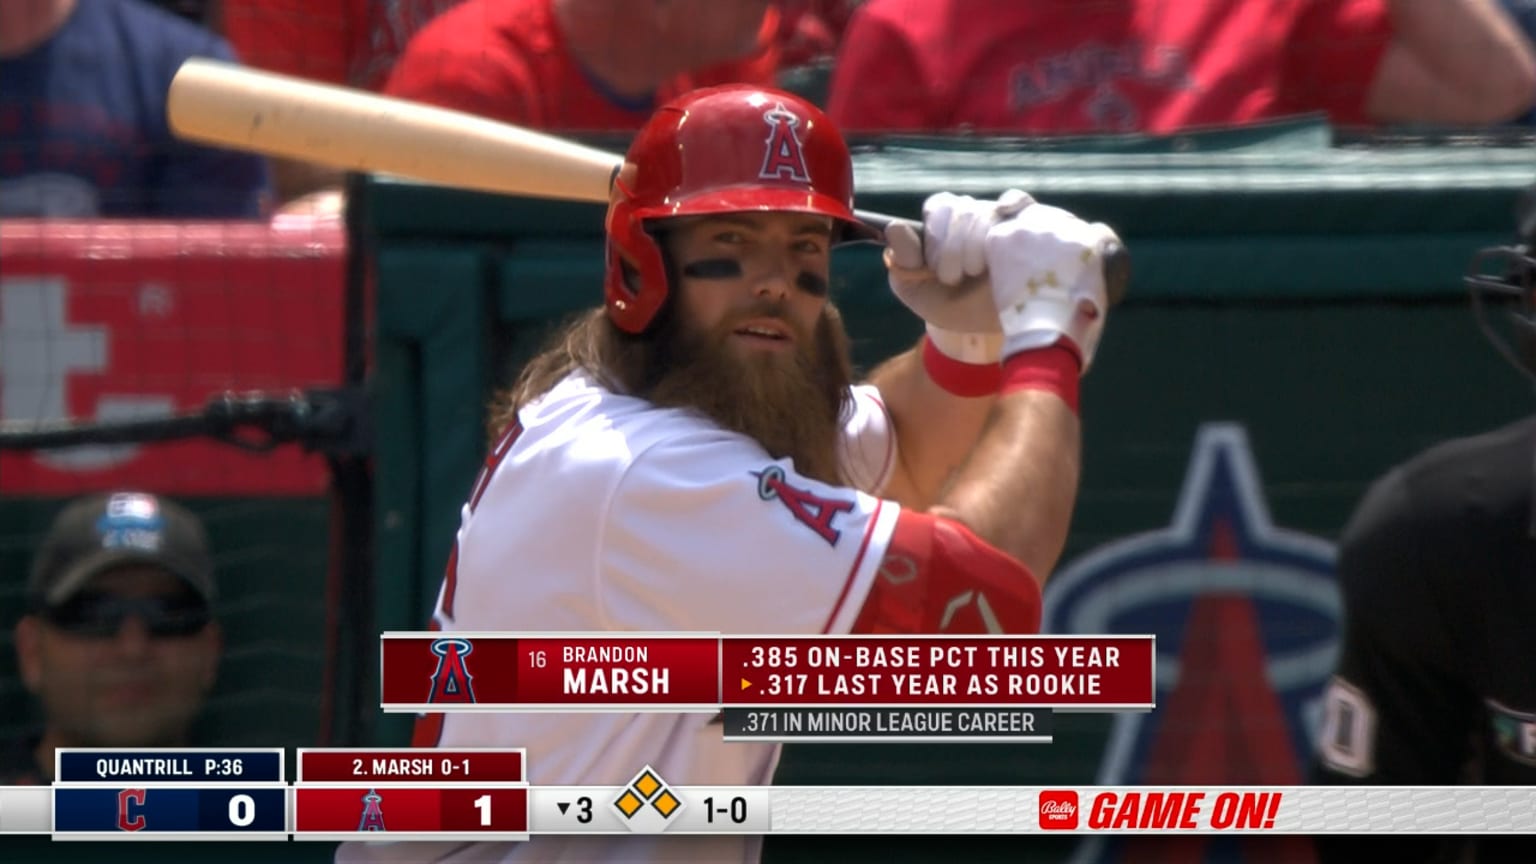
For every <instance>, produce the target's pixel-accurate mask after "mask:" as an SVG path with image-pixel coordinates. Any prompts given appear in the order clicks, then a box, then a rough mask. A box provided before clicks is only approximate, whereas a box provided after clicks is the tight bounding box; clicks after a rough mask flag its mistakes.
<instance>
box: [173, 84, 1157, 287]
mask: <svg viewBox="0 0 1536 864" xmlns="http://www.w3.org/2000/svg"><path fill="white" fill-rule="evenodd" d="M166 114H167V119H168V120H169V123H170V127H171V131H172V132H173V133H175V134H176V136H177V137H179V138H183V139H186V140H188V141H196V142H200V143H204V144H213V145H216V146H220V147H228V148H232V149H235V150H245V151H249V152H252V153H260V154H263V155H266V156H279V157H286V158H289V159H298V160H302V161H305V162H315V163H320V164H324V165H329V166H331V167H333V168H340V169H343V170H348V171H377V172H382V173H386V174H395V175H399V176H401V177H408V178H411V179H415V180H424V181H427V182H431V183H437V184H440V185H444V186H453V187H457V188H461V189H474V190H479V191H484V192H499V193H503V194H508V195H519V196H523V197H528V198H554V199H560V200H568V201H591V202H598V203H606V202H607V201H608V193H609V185H610V183H611V182H612V178H613V176H614V174H615V171H616V169H617V167H618V166H619V165H620V164H622V162H623V158H622V157H620V156H617V155H615V154H613V153H608V152H605V151H603V150H598V149H595V148H592V147H588V146H586V145H583V144H579V143H576V142H574V141H569V140H566V139H564V138H559V137H556V136H553V135H548V134H545V133H542V132H535V131H533V130H531V129H524V128H522V127H520V126H514V125H512V124H509V123H500V122H497V121H495V120H489V119H486V118H484V117H477V116H475V115H472V114H466V113H463V112H460V111H452V110H448V109H446V108H437V107H434V106H430V105H423V104H420V103H417V102H411V101H408V100H404V99H394V98H390V97H387V96H379V95H376V94H373V93H368V92H366V91H362V90H356V89H352V88H348V87H337V86H332V85H327V84H318V83H315V82H313V81H306V80H304V79H302V78H294V77H291V76H287V75H278V74H274V73H270V72H261V71H257V70H254V69H249V68H246V67H243V66H237V65H234V64H231V63H225V62H221V61H216V60H206V59H201V58H194V59H191V60H188V61H186V62H184V63H183V64H182V65H181V69H180V70H179V71H177V73H176V76H175V78H174V79H173V80H172V81H171V90H170V95H169V98H168V99H167V102H166ZM854 215H855V216H856V217H857V218H858V219H859V220H860V221H863V222H865V223H867V224H869V225H870V226H872V227H874V228H877V229H880V230H882V231H883V230H884V228H885V226H886V225H888V224H890V223H891V222H892V221H894V220H895V219H896V217H894V216H886V215H884V214H881V213H871V212H869V211H866V210H856V211H854ZM917 231H918V235H919V236H921V235H922V228H921V227H918V229H917ZM1104 275H1105V284H1106V286H1107V289H1108V295H1109V301H1110V305H1114V304H1116V303H1118V302H1119V301H1120V298H1121V297H1122V296H1124V294H1125V289H1126V286H1127V284H1128V283H1129V278H1130V256H1129V254H1128V253H1127V252H1126V251H1125V248H1124V247H1123V246H1119V247H1116V248H1114V249H1112V250H1111V251H1110V252H1109V253H1108V254H1106V255H1105V257H1104Z"/></svg>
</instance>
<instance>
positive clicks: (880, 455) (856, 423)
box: [840, 384, 896, 495]
mask: <svg viewBox="0 0 1536 864" xmlns="http://www.w3.org/2000/svg"><path fill="white" fill-rule="evenodd" d="M852 395H853V399H852V401H851V402H850V403H849V406H848V409H847V412H848V416H847V419H846V421H845V422H844V423H843V439H842V443H841V447H842V450H841V452H840V455H841V457H842V458H841V462H842V468H843V479H845V480H846V481H847V482H848V485H850V486H852V487H853V488H855V489H858V490H859V491H861V492H868V493H869V494H871V495H880V494H882V492H883V491H884V490H885V484H886V483H888V482H889V481H890V479H891V472H892V471H893V470H895V468H896V429H895V425H894V424H893V423H892V422H891V413H890V412H889V411H887V410H886V407H885V402H884V401H882V400H881V398H880V391H879V390H878V389H876V388H875V387H874V386H873V385H869V384H860V385H858V386H856V387H854V388H853V390H852Z"/></svg>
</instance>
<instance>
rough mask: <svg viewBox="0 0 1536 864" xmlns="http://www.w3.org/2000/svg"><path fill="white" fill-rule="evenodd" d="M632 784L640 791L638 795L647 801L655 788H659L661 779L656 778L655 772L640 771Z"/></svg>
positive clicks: (653, 793) (654, 791) (654, 792)
mask: <svg viewBox="0 0 1536 864" xmlns="http://www.w3.org/2000/svg"><path fill="white" fill-rule="evenodd" d="M634 786H635V791H636V792H639V793H640V797H641V798H644V799H646V800H647V801H649V800H650V798H651V796H652V795H655V794H656V790H657V789H660V788H661V781H660V780H657V779H656V775H655V774H652V773H651V772H649V771H641V772H640V776H639V777H637V778H636V779H635V783H634Z"/></svg>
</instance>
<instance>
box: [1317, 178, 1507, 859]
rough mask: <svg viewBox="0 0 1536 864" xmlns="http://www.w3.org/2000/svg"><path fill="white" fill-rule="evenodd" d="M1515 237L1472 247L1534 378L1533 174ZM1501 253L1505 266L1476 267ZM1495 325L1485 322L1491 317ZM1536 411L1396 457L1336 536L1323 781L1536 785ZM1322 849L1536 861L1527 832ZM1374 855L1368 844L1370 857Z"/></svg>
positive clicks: (1334, 844)
mask: <svg viewBox="0 0 1536 864" xmlns="http://www.w3.org/2000/svg"><path fill="white" fill-rule="evenodd" d="M1524 207H1525V209H1524V215H1523V216H1522V219H1521V222H1522V226H1521V241H1522V245H1520V246H1516V247H1502V248H1496V249H1492V250H1484V251H1483V252H1482V253H1479V257H1478V258H1476V259H1474V262H1475V263H1474V268H1473V276H1472V277H1470V279H1469V282H1470V283H1471V287H1472V288H1473V290H1474V291H1476V292H1480V293H1487V292H1492V293H1494V294H1502V295H1505V296H1506V297H1509V298H1511V299H1514V300H1515V301H1516V303H1517V304H1518V309H1519V311H1518V313H1516V314H1515V315H1514V316H1513V317H1512V318H1511V319H1510V320H1511V321H1512V322H1513V323H1514V325H1515V327H1514V329H1513V330H1512V331H1511V332H1512V333H1513V334H1514V336H1515V339H1514V340H1513V341H1512V342H1509V343H1500V344H1499V347H1500V350H1501V351H1502V352H1503V353H1505V355H1506V356H1507V357H1508V358H1509V359H1510V360H1512V361H1514V362H1515V363H1516V365H1517V366H1518V367H1519V368H1520V370H1521V371H1522V372H1523V373H1525V374H1526V375H1527V376H1531V377H1532V378H1533V380H1536V187H1533V188H1532V190H1531V191H1530V193H1528V194H1527V196H1526V201H1525V205H1524ZM1490 262H1492V263H1493V264H1495V265H1496V266H1497V267H1498V268H1499V269H1500V270H1501V271H1502V272H1501V273H1500V274H1499V275H1498V276H1496V277H1492V276H1488V275H1482V274H1485V273H1486V272H1487V270H1488V269H1489V263H1490ZM1490 332H1494V331H1490ZM1533 487H1536V415H1533V416H1529V417H1527V418H1526V419H1524V420H1521V421H1519V422H1516V423H1513V424H1511V425H1508V426H1505V427H1503V428H1501V429H1496V430H1492V431H1489V432H1486V433H1484V434H1481V435H1476V436H1472V437H1468V438H1462V439H1458V440H1455V441H1448V442H1445V443H1443V444H1440V445H1438V446H1436V447H1433V448H1431V449H1430V450H1428V451H1426V452H1424V453H1421V454H1419V455H1418V456H1415V457H1414V458H1413V459H1410V460H1409V461H1407V462H1406V463H1404V464H1402V465H1399V466H1397V467H1395V468H1393V469H1392V470H1391V471H1390V472H1388V473H1387V474H1385V475H1384V476H1382V477H1381V478H1380V479H1378V480H1377V481H1376V483H1375V484H1374V485H1373V486H1372V487H1371V489H1370V491H1369V493H1367V495H1366V496H1365V499H1364V500H1363V501H1362V502H1361V503H1360V505H1359V507H1358V508H1357V509H1356V511H1355V514H1354V516H1353V517H1352V518H1351V519H1350V522H1349V525H1348V527H1347V528H1346V530H1345V532H1344V536H1343V539H1342V541H1341V543H1340V548H1339V579H1340V582H1341V583H1342V587H1343V591H1344V648H1343V654H1342V656H1341V657H1340V658H1339V662H1338V667H1337V671H1336V674H1335V675H1334V677H1333V680H1332V681H1331V682H1330V684H1329V687H1328V690H1327V692H1326V695H1325V702H1324V722H1323V726H1322V731H1321V734H1320V738H1319V742H1318V751H1317V775H1318V779H1319V780H1320V781H1321V782H1324V783H1329V784H1345V783H1350V784H1366V785H1373V786H1374V785H1392V784H1405V785H1425V786H1430V785H1451V784H1456V783H1469V784H1473V785H1490V786H1505V785H1531V784H1536V668H1533V665H1532V664H1533V658H1536V627H1533V626H1532V619H1533V617H1536V501H1533V496H1532V491H1533ZM1318 845H1319V849H1320V851H1321V856H1320V857H1321V858H1322V860H1323V861H1325V862H1333V861H1361V860H1372V859H1374V860H1392V861H1415V862H1416V861H1536V837H1532V836H1531V835H1529V834H1527V835H1525V836H1516V835H1508V836H1496V837H1476V838H1468V837H1459V838H1432V837H1412V838H1373V839H1370V840H1369V841H1366V840H1363V839H1355V838H1345V837H1320V838H1319V844H1318ZM1367 856H1369V857H1367Z"/></svg>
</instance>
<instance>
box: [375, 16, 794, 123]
mask: <svg viewBox="0 0 1536 864" xmlns="http://www.w3.org/2000/svg"><path fill="white" fill-rule="evenodd" d="M778 30H779V10H778V9H777V7H776V4H774V3H772V2H770V0H466V2H464V3H463V4H461V5H459V6H457V7H455V8H454V9H452V10H450V11H449V12H447V13H445V14H443V15H441V16H439V17H438V18H437V19H435V20H434V21H433V22H432V23H431V24H430V25H429V26H427V27H426V29H424V30H422V31H421V33H419V34H417V36H416V37H415V38H413V39H412V40H411V41H410V43H409V44H408V45H407V46H406V48H405V53H404V54H403V55H401V57H400V60H399V62H398V63H397V64H396V65H395V69H394V72H393V73H392V74H391V75H390V77H389V81H388V83H387V84H386V85H385V92H386V93H388V94H389V95H391V96H400V97H403V98H407V99H414V100H417V101H421V102H429V103H432V104H434V105H440V106H443V107H446V108H454V109H458V110H460V111H468V112H471V113H474V114H479V115H481V116H485V117H490V118H492V119H496V120H502V121H506V122H510V123H517V124H519V125H525V126H532V127H535V128H539V129H545V130H553V131H562V132H570V131H588V132H628V131H633V130H635V129H638V128H639V127H640V125H641V124H642V123H643V122H644V121H645V119H646V118H647V117H649V116H650V114H651V111H652V109H653V107H654V106H655V105H657V104H660V103H661V102H665V101H667V100H669V99H671V98H672V97H674V96H676V95H679V94H681V93H683V92H686V91H688V90H691V89H693V88H695V87H702V86H708V85H712V84H725V83H732V82H742V83H752V84H760V85H772V84H773V83H774V75H775V73H776V72H777V71H778V66H779V51H778V45H777V41H776V39H775V38H774V34H776V33H777V32H778Z"/></svg>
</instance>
